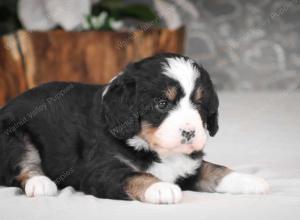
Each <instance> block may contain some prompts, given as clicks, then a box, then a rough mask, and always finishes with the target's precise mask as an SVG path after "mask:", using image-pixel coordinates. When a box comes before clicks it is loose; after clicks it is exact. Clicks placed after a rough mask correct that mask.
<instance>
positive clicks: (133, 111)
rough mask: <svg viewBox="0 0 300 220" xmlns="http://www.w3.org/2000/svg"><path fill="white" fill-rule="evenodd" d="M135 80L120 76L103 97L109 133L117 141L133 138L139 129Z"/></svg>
mask: <svg viewBox="0 0 300 220" xmlns="http://www.w3.org/2000/svg"><path fill="white" fill-rule="evenodd" d="M136 95H137V94H136V82H135V79H133V78H130V77H128V76H124V75H120V76H118V77H117V78H116V79H115V80H113V81H112V82H111V83H110V85H109V87H108V88H107V91H106V93H105V94H104V95H103V106H104V117H105V120H106V123H107V126H108V130H109V132H110V133H111V134H112V135H113V136H114V137H116V138H118V139H128V138H130V137H132V136H134V135H135V134H136V133H137V132H138V131H139V128H140V124H139V113H138V108H137V97H136Z"/></svg>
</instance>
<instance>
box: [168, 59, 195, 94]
mask: <svg viewBox="0 0 300 220" xmlns="http://www.w3.org/2000/svg"><path fill="white" fill-rule="evenodd" d="M167 63H168V65H164V66H163V69H164V71H163V74H165V75H166V76H168V77H170V78H172V79H175V80H177V81H178V82H179V83H180V85H181V86H182V89H183V90H184V92H185V94H186V96H188V97H189V95H190V94H191V92H192V91H193V89H194V87H195V81H196V79H197V78H198V77H199V76H200V73H199V71H198V70H197V69H196V68H195V66H194V62H193V61H192V60H185V59H184V58H167Z"/></svg>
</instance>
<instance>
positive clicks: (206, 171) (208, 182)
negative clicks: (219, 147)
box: [197, 161, 232, 192]
mask: <svg viewBox="0 0 300 220" xmlns="http://www.w3.org/2000/svg"><path fill="white" fill-rule="evenodd" d="M231 172H232V170H230V169H229V168H227V167H224V166H221V165H217V164H213V163H210V162H207V161H202V164H201V168H200V179H199V182H198V185H197V186H198V187H199V188H200V190H202V191H206V192H215V189H216V187H217V186H218V184H219V183H220V181H221V180H222V179H223V177H225V176H226V175H228V174H229V173H231Z"/></svg>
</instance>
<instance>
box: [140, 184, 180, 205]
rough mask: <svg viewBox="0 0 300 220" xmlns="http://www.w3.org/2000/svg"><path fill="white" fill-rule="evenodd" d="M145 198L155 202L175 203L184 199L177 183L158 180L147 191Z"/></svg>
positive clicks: (146, 200)
mask: <svg viewBox="0 0 300 220" xmlns="http://www.w3.org/2000/svg"><path fill="white" fill-rule="evenodd" d="M144 199H145V202H149V203H154V204H175V203H178V202H180V200H181V199H182V192H181V189H180V188H179V186H177V185H175V184H172V183H167V182H158V183H154V184H152V185H151V186H150V187H149V188H148V189H147V190H146V191H145V194H144Z"/></svg>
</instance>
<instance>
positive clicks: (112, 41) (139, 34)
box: [0, 27, 185, 105]
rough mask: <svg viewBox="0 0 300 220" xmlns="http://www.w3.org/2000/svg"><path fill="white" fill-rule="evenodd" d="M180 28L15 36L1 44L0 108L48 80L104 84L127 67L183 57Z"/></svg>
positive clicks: (16, 34)
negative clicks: (158, 57) (160, 56)
mask: <svg viewBox="0 0 300 220" xmlns="http://www.w3.org/2000/svg"><path fill="white" fill-rule="evenodd" d="M184 33H185V31H184V27H181V28H179V29H177V30H168V29H149V30H146V31H142V30H138V31H134V32H110V31H88V32H65V31H62V30H55V31H49V32H26V31H18V32H16V33H14V34H11V35H7V36H4V37H2V38H1V39H0V105H2V104H4V103H5V102H6V101H7V100H9V99H11V98H12V97H14V96H16V95H18V94H20V93H21V92H23V91H25V90H26V89H28V88H32V87H35V86H37V85H39V84H41V83H45V82H50V81H75V82H85V83H107V82H108V81H109V80H110V79H111V78H112V77H113V76H115V75H116V74H118V73H119V72H120V71H121V70H122V69H123V68H124V67H125V66H126V65H127V64H128V63H129V62H133V61H136V60H139V59H142V58H145V57H148V56H151V55H154V54H156V53H160V52H174V53H182V52H183V50H184Z"/></svg>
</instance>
